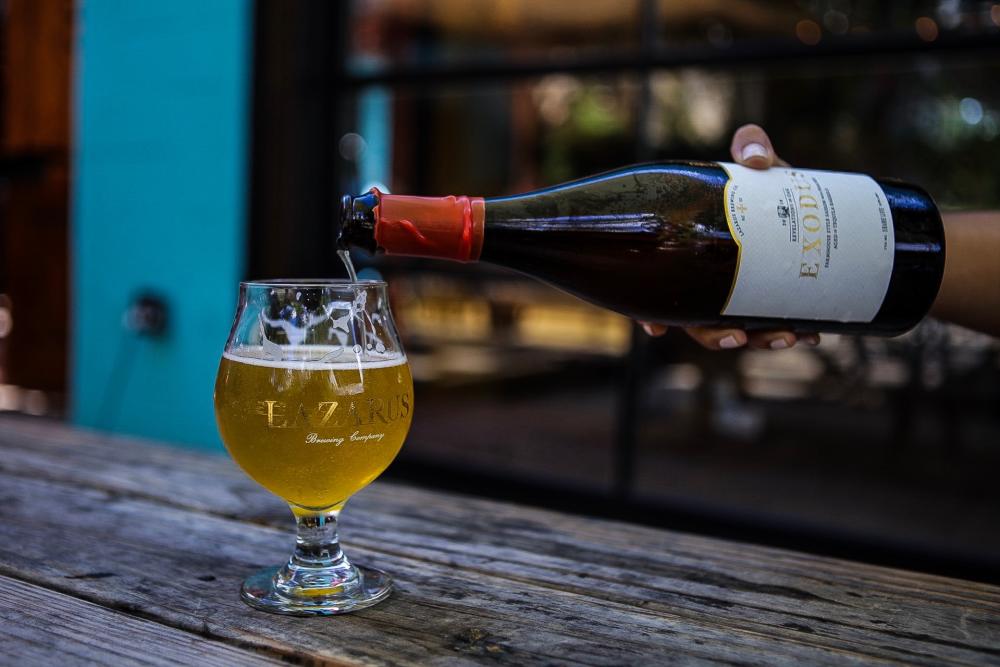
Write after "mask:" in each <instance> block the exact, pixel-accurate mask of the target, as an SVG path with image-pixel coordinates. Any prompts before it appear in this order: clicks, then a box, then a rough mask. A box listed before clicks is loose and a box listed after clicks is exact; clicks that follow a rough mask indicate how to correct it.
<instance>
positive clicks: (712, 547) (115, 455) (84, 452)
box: [0, 423, 1000, 602]
mask: <svg viewBox="0 0 1000 667" xmlns="http://www.w3.org/2000/svg"><path fill="white" fill-rule="evenodd" d="M26 426H27V427H28V428H27V430H21V431H20V432H19V433H17V434H16V435H17V436H21V437H19V438H18V437H7V438H4V436H3V435H0V446H4V445H5V444H6V445H7V446H6V447H5V449H6V452H5V457H4V460H3V461H2V462H0V468H2V469H6V470H10V471H12V472H19V473H22V474H23V473H27V474H37V475H40V476H42V477H45V478H52V479H63V480H66V481H73V482H77V483H82V484H88V485H93V486H96V487H97V488H104V489H108V490H112V491H115V492H129V493H135V494H136V495H138V496H140V497H148V498H155V499H160V500H163V501H165V502H169V503H172V504H176V505H179V506H182V507H191V508H195V509H203V510H205V511H211V512H215V513H218V514H221V515H224V516H235V517H240V518H246V519H249V520H254V521H258V522H262V523H267V524H269V525H274V526H276V527H283V526H285V525H287V514H286V510H285V509H284V507H283V504H282V503H281V502H280V501H279V500H277V499H275V498H273V497H270V496H269V495H267V494H262V493H260V492H259V488H258V487H257V486H256V485H255V484H254V483H253V482H251V481H250V480H249V479H248V478H246V477H245V476H244V475H242V473H240V472H239V471H237V470H236V469H235V467H234V466H233V465H232V464H231V463H230V462H229V461H228V459H223V458H221V457H210V458H209V457H204V456H199V455H195V454H192V453H189V452H180V453H178V454H177V455H176V456H173V454H174V451H173V450H167V449H163V448H156V447H141V446H140V447H136V446H134V445H135V443H134V442H132V441H127V440H112V441H110V442H109V441H108V440H107V439H106V438H103V437H101V436H97V435H95V434H86V433H82V432H79V431H73V430H68V429H61V430H62V431H63V432H64V434H65V435H68V436H69V437H68V438H67V439H66V440H60V438H59V435H60V434H59V433H58V431H59V430H60V429H52V430H55V431H57V432H56V433H49V432H48V431H47V430H46V429H45V428H41V427H39V426H38V425H37V424H31V423H28V424H26ZM46 435H47V436H48V437H45V436H46ZM81 439H82V440H81ZM11 441H14V442H11ZM26 441H30V447H31V448H32V449H31V450H30V451H29V450H23V449H18V448H17V445H20V446H21V447H23V446H25V445H24V443H25V442H26ZM70 443H73V444H70ZM76 443H79V444H76ZM115 445H117V446H115ZM147 453H148V456H147ZM53 455H57V457H58V460H57V461H55V462H53V461H52V456H53ZM180 488H184V489H185V493H184V494H183V495H182V494H178V493H177V490H178V489H180ZM401 508H405V511H402V512H401V511H400V509H401ZM356 516H364V517H365V521H364V522H355V521H354V518H355V517H356ZM345 519H346V525H347V526H348V527H349V528H350V529H351V535H353V536H354V537H355V538H356V539H364V538H365V537H366V536H367V535H371V536H373V537H375V538H376V539H379V540H380V541H381V539H380V536H381V535H384V534H385V533H386V531H393V532H397V531H398V532H400V533H402V534H412V535H414V536H415V537H419V538H420V539H421V540H422V541H423V542H422V544H421V545H419V546H420V547H421V549H422V550H423V552H425V554H424V555H425V557H431V558H433V557H434V556H433V555H430V554H427V553H426V552H427V551H433V550H434V543H435V541H434V540H433V539H432V538H440V539H442V540H446V541H448V542H450V544H448V545H446V547H447V548H446V549H445V556H447V557H448V558H452V559H453V558H455V557H456V553H455V549H454V548H453V547H454V546H457V547H460V548H462V551H463V553H464V554H465V555H467V556H468V557H469V558H470V559H472V560H471V561H470V562H469V563H465V564H467V565H471V566H482V562H483V558H481V556H482V555H483V551H484V549H486V548H488V549H489V550H490V553H489V554H488V558H487V559H486V562H487V563H489V562H496V561H497V560H504V559H498V558H497V557H496V556H497V554H496V553H493V552H492V551H493V550H494V549H504V548H510V547H515V548H516V549H519V550H520V553H521V554H522V555H526V556H528V557H529V558H530V560H532V561H535V560H536V559H537V557H538V556H541V555H545V554H549V555H559V554H563V555H567V554H568V555H569V556H570V557H571V565H572V564H578V563H579V562H580V560H581V557H585V556H587V555H588V554H587V552H586V550H584V551H580V552H579V553H578V549H579V547H580V546H581V545H596V546H598V547H600V548H602V549H604V551H605V553H606V554H608V555H610V556H611V557H612V559H613V562H614V563H618V562H620V561H622V560H632V561H635V562H637V563H640V564H641V563H644V562H646V561H648V560H650V559H654V560H655V559H656V558H657V557H658V554H669V557H670V562H671V563H675V564H676V559H677V558H681V559H690V560H692V561H695V562H697V563H701V564H702V567H704V566H705V565H704V564H705V563H707V562H710V563H715V564H716V565H717V569H718V570H720V571H721V572H722V573H729V572H732V571H734V569H735V570H751V571H753V570H755V569H759V570H760V571H763V572H767V573H772V574H773V575H774V576H777V577H782V576H787V577H801V578H803V579H804V580H805V581H813V580H817V579H819V580H820V581H822V582H831V583H850V584H858V583H862V584H864V586H865V587H866V588H871V589H875V590H881V589H883V588H884V589H887V590H889V591H891V592H894V593H899V594H903V595H906V594H912V593H913V592H914V591H919V594H920V595H921V596H922V597H925V596H928V595H939V596H942V597H943V599H956V598H962V597H963V596H965V597H968V599H969V600H972V601H975V600H982V599H985V600H990V601H994V602H1000V589H998V588H996V587H984V586H982V585H980V584H977V583H975V582H962V581H957V580H953V579H946V578H941V577H935V576H931V575H925V574H920V573H912V572H903V571H899V570H892V569H888V568H881V567H873V566H867V565H863V564H859V563H849V562H845V561H838V560H835V559H826V558H817V557H815V556H809V555H805V554H796V553H794V552H789V551H785V550H780V549H769V548H765V547H759V546H754V545H747V544H735V543H729V542H724V541H720V540H712V539H710V538H709V539H706V538H699V537H696V536H691V535H683V534H678V533H673V532H668V531H662V530H655V529H649V528H642V527H639V526H632V525H629V524H622V523H618V522H610V521H599V520H594V519H589V518H582V517H573V516H569V515H564V514H559V513H554V512H545V511H540V510H533V509H526V508H523V507H517V506H514V505H509V504H504V503H495V502H491V501H485V500H476V499H471V498H467V497H461V496H456V495H454V494H444V493H440V492H431V491H426V490H419V489H414V488H411V487H406V486H401V485H384V484H376V485H374V486H373V487H371V488H370V489H369V490H367V491H365V492H364V493H362V494H360V495H359V496H358V497H357V498H356V499H355V500H353V501H352V503H351V510H350V511H349V512H347V513H346V515H345ZM355 523H359V524H360V525H358V526H355V525H354V524H355ZM470 526H475V528H476V530H475V531H472V532H471V533H470V531H469V527H470ZM540 537H541V538H543V539H540ZM438 541H440V540H438ZM466 547H467V548H466ZM410 555H415V554H414V553H411V554H410ZM458 555H459V556H461V555H462V554H458ZM517 555H518V554H516V553H515V554H513V556H512V557H516V556H517ZM460 564H461V563H460ZM592 564H593V565H596V563H592ZM681 565H684V566H687V565H688V563H685V562H683V561H682V562H681ZM751 586H752V584H751Z"/></svg>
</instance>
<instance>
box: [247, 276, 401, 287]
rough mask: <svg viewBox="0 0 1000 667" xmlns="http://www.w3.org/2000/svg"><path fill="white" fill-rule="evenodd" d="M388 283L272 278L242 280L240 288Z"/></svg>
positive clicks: (373, 285) (337, 279)
mask: <svg viewBox="0 0 1000 667" xmlns="http://www.w3.org/2000/svg"><path fill="white" fill-rule="evenodd" d="M386 284H387V283H386V282H385V281H384V280H379V279H364V280H351V279H349V278H271V279H267V280H241V281H240V287H288V288H290V287H306V288H309V287H378V286H385V285H386Z"/></svg>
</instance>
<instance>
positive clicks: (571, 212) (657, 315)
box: [340, 162, 944, 335]
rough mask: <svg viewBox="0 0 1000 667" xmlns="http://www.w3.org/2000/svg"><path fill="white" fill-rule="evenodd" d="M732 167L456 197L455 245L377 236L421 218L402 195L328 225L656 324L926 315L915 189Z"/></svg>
mask: <svg viewBox="0 0 1000 667" xmlns="http://www.w3.org/2000/svg"><path fill="white" fill-rule="evenodd" d="M742 169H744V168H741V167H737V166H735V165H721V164H718V163H711V162H664V163H655V164H647V165H638V166H635V167H627V168H623V169H618V170H614V171H610V172H606V173H604V174H598V175H596V176H593V177H589V178H585V179H581V180H578V181H573V182H570V183H566V184H563V185H558V186H555V187H551V188H546V189H543V190H539V191H536V192H530V193H525V194H522V195H515V196H511V197H501V198H495V199H486V200H478V201H482V202H483V203H482V205H479V204H478V203H476V201H473V202H472V203H470V204H469V205H467V206H463V205H462V204H461V201H460V200H461V199H462V198H457V199H456V200H455V201H456V203H455V204H454V205H453V206H454V208H455V210H456V211H457V210H458V209H461V211H460V212H458V213H455V214H454V216H453V219H452V220H451V221H450V222H449V223H448V224H444V225H439V230H440V229H446V230H450V232H446V233H451V234H452V235H453V236H454V238H456V239H458V238H461V237H462V236H463V235H464V236H465V237H466V238H467V239H468V241H467V243H465V244H464V246H462V245H460V244H456V245H455V248H458V250H455V251H452V250H450V249H449V250H447V251H442V248H441V246H440V244H438V245H437V247H436V248H430V246H429V245H428V244H427V243H426V241H427V239H426V238H425V239H424V243H423V244H421V242H420V240H419V239H416V237H413V236H407V234H408V233H409V231H411V228H406V229H404V230H400V229H398V228H397V229H396V231H398V232H400V233H401V236H400V237H394V236H393V235H392V234H382V235H381V236H382V239H383V241H384V243H381V244H380V243H378V242H376V241H375V239H374V232H375V231H376V228H377V227H378V226H379V225H384V229H385V230H388V229H394V224H395V223H396V222H398V221H397V220H395V218H400V217H406V218H416V219H407V220H406V222H407V223H409V225H411V227H412V229H413V230H416V231H419V229H420V228H421V225H422V224H424V221H423V220H421V219H420V216H419V215H407V213H408V211H407V209H406V207H403V209H402V210H401V211H400V212H401V213H402V214H403V215H398V214H394V212H393V211H389V214H390V215H383V216H380V215H379V213H382V212H383V211H380V210H379V206H378V202H375V205H374V206H373V207H372V208H373V209H374V213H373V215H372V216H371V220H370V229H369V228H368V227H367V226H366V225H367V224H368V222H367V221H368V216H366V215H364V214H363V211H361V212H360V213H361V214H360V215H355V216H353V218H352V219H350V220H347V218H345V220H347V222H345V223H344V225H343V227H342V229H341V235H340V236H341V238H342V239H344V240H345V241H346V242H348V243H355V244H358V245H362V246H364V247H367V248H368V249H369V250H376V249H378V248H379V247H381V248H383V249H384V250H385V251H386V252H389V253H396V254H411V255H425V256H442V255H444V256H445V257H449V258H452V259H461V260H463V261H470V260H473V259H477V258H478V259H479V260H480V261H486V262H491V263H494V264H498V265H501V266H505V267H508V268H511V269H515V270H517V271H520V272H522V273H525V274H527V275H529V276H532V277H534V278H538V279H540V280H543V281H545V282H548V283H550V284H552V285H555V286H557V287H559V288H561V289H563V290H565V291H568V292H570V293H572V294H574V295H576V296H578V297H580V298H583V299H585V300H587V301H591V302H593V303H596V304H598V305H600V306H603V307H606V308H610V309H612V310H616V311H618V312H620V313H623V314H625V315H627V316H629V317H633V318H637V319H642V320H647V321H654V322H662V323H665V324H673V325H682V326H693V325H696V326H725V327H740V328H746V329H791V330H798V331H842V332H853V333H868V334H876V335H896V334H899V333H902V332H904V331H906V330H908V329H909V328H911V327H913V326H914V325H915V324H916V323H917V322H919V321H920V320H921V319H922V318H923V317H924V316H925V315H926V313H927V311H928V310H929V309H930V306H931V304H932V303H933V300H934V297H935V296H936V294H937V290H938V286H939V285H940V280H941V276H942V273H943V270H944V233H943V228H942V225H941V219H940V215H939V213H938V211H937V208H936V206H935V205H934V203H933V201H932V200H931V198H930V196H929V195H927V193H926V192H924V191H923V190H921V189H920V188H918V187H916V186H912V185H908V184H904V183H898V182H894V181H888V180H881V181H877V182H876V181H874V180H873V179H870V178H867V177H863V176H853V175H840V174H832V173H829V172H810V171H807V170H778V169H774V170H769V172H770V173H768V174H763V173H761V174H760V175H759V174H757V173H748V172H742V171H739V170H742ZM760 178H766V179H771V180H767V181H760V180H754V179H760ZM838 179H840V180H838ZM852 179H853V180H852ZM762 183H763V185H762ZM838 188H839V189H838ZM371 196H372V197H375V198H379V197H389V196H388V195H387V196H382V195H379V194H378V193H373V194H372V195H371ZM356 199H357V198H355V200H356ZM359 203H361V204H362V206H361V207H360V208H361V209H364V208H365V205H364V204H363V202H359ZM477 207H478V208H477ZM480 209H481V210H480ZM463 211H464V212H467V213H468V215H466V216H464V217H463V215H461V212H463ZM755 211H756V212H755ZM477 216H478V217H481V218H482V219H481V222H480V220H478V219H477ZM879 216H881V218H879ZM348 217H350V216H348ZM431 217H434V216H433V215H432V216H431ZM438 217H442V216H438ZM362 220H364V221H365V222H361V221H362ZM438 222H439V223H440V220H439V221H438ZM369 232H371V233H369ZM757 232H762V233H764V232H766V234H770V236H766V235H765V236H763V237H761V238H757V237H756V236H755V234H756V233H757ZM477 233H481V237H479V238H477V236H476V235H477ZM369 236H372V238H371V239H369V238H368V237H369ZM407 239H409V240H410V241H411V242H408V240H407ZM413 239H416V240H413ZM431 245H433V244H431ZM427 248H430V250H429V251H428V252H423V250H425V249H427ZM462 249H468V250H469V254H468V255H466V256H462V255H461V250H462ZM477 249H478V257H473V256H472V253H473V252H474V251H475V250H477ZM456 255H458V256H456Z"/></svg>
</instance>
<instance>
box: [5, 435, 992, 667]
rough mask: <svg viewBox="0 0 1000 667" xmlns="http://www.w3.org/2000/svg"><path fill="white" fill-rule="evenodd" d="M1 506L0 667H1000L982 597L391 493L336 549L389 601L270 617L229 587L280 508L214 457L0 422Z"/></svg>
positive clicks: (777, 554)
mask: <svg viewBox="0 0 1000 667" xmlns="http://www.w3.org/2000/svg"><path fill="white" fill-rule="evenodd" d="M0 501H2V502H0V538H2V539H0V575H2V576H0V618H2V619H3V625H4V627H3V629H2V630H0V640H2V642H3V644H4V646H5V650H4V651H3V652H0V662H4V663H9V664H32V663H34V664H54V663H58V662H60V661H62V662H67V663H74V662H76V663H79V662H114V663H116V664H122V663H124V664H130V663H135V664H146V663H150V664H164V663H166V664H170V663H183V664H192V663H194V662H202V663H205V664H213V663H223V664H225V663H239V662H245V663H247V664H256V663H261V662H267V661H269V660H270V661H284V662H290V663H302V664H348V665H355V664H378V665H412V664H434V665H440V664H477V663H489V664H510V665H533V664H560V665H561V664H585V665H643V664H649V665H654V664H656V665H658V664H720V663H721V664H758V665H783V664H787V665H792V664H794V665H801V664H918V665H941V664H963V665H980V664H981V665H986V664H1000V588H997V587H994V586H989V585H985V584H980V583H975V582H967V581H961V580H956V579H947V578H942V577H937V576H931V575H925V574H920V573H914V572H905V571H901V570H893V569H888V568H883V567H875V566H871V565H865V564H859V563H852V562H847V561H842V560H835V559H829V558H821V557H817V556H812V555H807V554H801V553H795V552H791V551H786V550H780V549H773V548H765V547H760V546H755V545H750V544H742V543H734V542H727V541H722V540H716V539H710V538H704V537H697V536H692V535H687V534H681V533H674V532H670V531H664V530H658V529H651V528H644V527H639V526H634V525H629V524H623V523H617V522H611V521H603V520H595V519H590V518H586V517H578V516H572V515H567V514H561V513H556V512H548V511H542V510H537V509H532V508H526V507H520V506H516V505H512V504H507V503H498V502H493V501H488V500H481V499H475V498H470V497H466V496H459V495H455V494H447V493H441V492H436V491H431V490H425V489H419V488H415V487H410V486H405V485H399V484H390V483H385V482H376V483H374V484H373V485H372V486H371V487H369V488H368V489H366V490H365V491H363V492H362V493H360V494H359V495H358V496H357V497H356V498H355V499H353V500H352V501H351V503H350V504H349V505H348V508H347V510H346V511H345V513H344V516H343V527H342V535H343V539H344V544H345V548H346V549H347V551H348V554H349V555H350V556H352V557H353V558H354V559H355V560H357V561H363V562H367V563H370V564H372V565H375V566H377V567H381V568H383V569H385V570H387V571H389V572H390V573H391V574H392V575H393V577H394V579H395V581H396V583H397V589H396V591H395V592H394V594H393V596H392V597H391V598H390V599H389V600H387V601H386V602H384V603H383V604H381V605H378V606H376V607H374V608H371V609H368V610H365V611H363V612H360V613H357V614H352V615H348V616H341V617H334V618H318V619H299V618H289V617H283V616H274V615H270V614H264V613H262V612H258V611H255V610H252V609H250V608H249V607H247V606H245V605H244V604H243V603H242V602H240V600H239V598H238V589H239V584H240V581H241V579H242V578H243V577H244V576H246V575H247V574H248V573H250V572H251V571H253V570H254V569H255V568H259V567H263V566H266V565H271V564H277V563H278V562H280V561H281V560H283V559H284V558H285V557H286V556H287V554H288V552H289V550H290V548H291V543H292V539H293V536H292V528H291V525H292V522H291V518H290V514H289V513H288V511H287V508H285V507H284V506H283V504H282V503H281V501H280V500H278V499H276V498H274V497H273V496H270V495H269V494H268V493H266V492H265V491H263V490H262V489H260V488H258V487H257V486H256V485H255V484H254V483H253V482H251V481H250V480H249V479H248V478H246V477H245V476H244V475H243V474H242V473H241V472H240V471H239V470H238V469H236V468H235V466H234V465H233V464H232V463H231V462H230V461H229V460H228V459H226V458H224V457H211V456H205V455H200V454H195V453H192V452H188V451H184V450H179V449H173V448H166V447H156V446H150V445H149V444H147V443H142V442H138V441H134V440H128V439H122V438H111V437H109V436H106V435H103V434H97V433H91V432H86V431H81V430H76V429H72V428H68V427H65V426H60V425H54V424H50V423H46V422H41V421H35V420H24V419H15V418H0ZM46 610H51V611H52V613H48V614H47V613H46ZM55 610H58V614H55ZM46 618H50V619H51V620H50V621H48V622H47V624H46V622H43V621H44V619H46ZM109 628H114V631H109V630H108V629H109ZM6 647H10V648H6ZM254 661H256V663H255V662H254Z"/></svg>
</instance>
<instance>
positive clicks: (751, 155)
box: [640, 125, 819, 350]
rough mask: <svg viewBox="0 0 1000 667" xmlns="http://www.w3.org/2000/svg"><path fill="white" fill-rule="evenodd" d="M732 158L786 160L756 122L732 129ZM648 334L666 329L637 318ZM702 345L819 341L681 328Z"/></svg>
mask: <svg viewBox="0 0 1000 667" xmlns="http://www.w3.org/2000/svg"><path fill="white" fill-rule="evenodd" d="M729 152H730V154H731V155H732V156H733V161H735V162H736V163H738V164H742V165H743V166H745V167H751V168H753V169H768V168H769V167H772V166H774V165H778V166H782V167H787V166H788V163H787V162H785V161H784V160H782V159H781V158H780V157H778V155H777V153H775V152H774V146H772V145H771V139H770V138H769V137H768V136H767V133H766V132H764V130H763V128H761V127H760V126H759V125H744V126H743V127H741V128H740V129H738V130H736V133H735V134H734V135H733V141H732V143H731V144H730V145H729ZM640 324H642V328H643V329H644V330H645V331H646V333H647V334H649V335H650V336H662V335H663V334H665V333H666V332H667V327H666V326H665V325H663V324H655V323H653V322H640ZM684 331H685V332H686V333H687V335H689V336H691V338H693V339H694V340H695V341H697V342H698V343H699V344H700V345H701V346H702V347H705V348H708V349H709V350H729V349H733V348H738V347H743V346H744V345H747V346H749V347H753V348H757V349H762V350H767V349H770V350H782V349H785V348H789V347H792V346H793V345H795V344H796V343H797V342H799V341H802V342H803V343H806V344H808V345H818V344H819V334H802V333H800V334H796V333H795V332H792V331H753V332H747V331H744V330H743V329H728V328H710V327H687V328H685V329H684Z"/></svg>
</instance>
